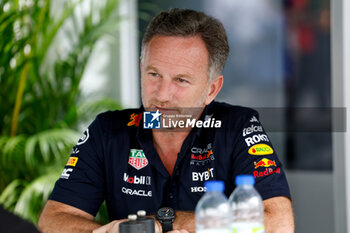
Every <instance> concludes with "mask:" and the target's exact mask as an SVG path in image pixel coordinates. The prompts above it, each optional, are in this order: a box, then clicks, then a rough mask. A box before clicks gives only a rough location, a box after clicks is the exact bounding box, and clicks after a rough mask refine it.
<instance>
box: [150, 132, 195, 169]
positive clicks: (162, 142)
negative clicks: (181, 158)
mask: <svg viewBox="0 0 350 233" xmlns="http://www.w3.org/2000/svg"><path fill="white" fill-rule="evenodd" d="M189 133H190V130H188V131H175V132H168V131H162V132H160V131H158V132H155V131H153V132H152V135H153V145H154V148H155V149H156V151H157V152H158V155H159V157H160V159H161V161H162V163H163V165H164V167H165V168H166V170H167V171H168V173H169V174H170V175H172V173H173V170H174V166H175V163H176V160H177V155H178V153H179V152H180V150H181V147H182V144H183V142H184V141H185V139H186V137H187V136H188V134H189Z"/></svg>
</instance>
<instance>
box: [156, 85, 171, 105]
mask: <svg viewBox="0 0 350 233" xmlns="http://www.w3.org/2000/svg"><path fill="white" fill-rule="evenodd" d="M172 96H173V87H172V85H171V80H167V79H162V80H161V81H160V83H159V85H158V90H157V100H158V101H159V102H169V101H170V100H171V98H172Z"/></svg>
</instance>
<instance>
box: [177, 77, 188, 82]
mask: <svg viewBox="0 0 350 233" xmlns="http://www.w3.org/2000/svg"><path fill="white" fill-rule="evenodd" d="M177 81H179V82H180V83H188V81H187V80H186V79H183V78H178V79H177Z"/></svg>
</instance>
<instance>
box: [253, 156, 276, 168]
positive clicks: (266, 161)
mask: <svg viewBox="0 0 350 233" xmlns="http://www.w3.org/2000/svg"><path fill="white" fill-rule="evenodd" d="M254 165H255V167H254V168H255V169H257V168H258V167H271V166H275V167H277V165H276V162H275V160H270V159H267V158H263V159H262V160H260V161H259V162H254Z"/></svg>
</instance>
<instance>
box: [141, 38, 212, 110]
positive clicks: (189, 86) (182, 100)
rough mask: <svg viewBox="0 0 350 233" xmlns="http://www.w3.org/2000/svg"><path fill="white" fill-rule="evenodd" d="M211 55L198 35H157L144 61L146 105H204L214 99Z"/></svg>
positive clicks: (181, 106)
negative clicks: (211, 84) (210, 66)
mask: <svg viewBox="0 0 350 233" xmlns="http://www.w3.org/2000/svg"><path fill="white" fill-rule="evenodd" d="M208 61H209V55H208V51H207V49H206V47H205V44H204V42H203V41H202V39H201V38H200V37H198V36H194V37H185V38H184V37H173V36H156V37H153V38H152V39H151V41H150V42H149V43H148V45H147V47H146V51H145V54H144V59H143V63H141V89H142V90H141V92H142V93H141V94H142V103H143V105H144V107H145V108H157V109H160V110H161V111H162V110H163V111H166V110H167V109H168V108H183V107H200V108H203V107H204V106H205V105H206V104H209V103H210V102H211V100H212V98H210V96H209V92H210V83H209V81H208Z"/></svg>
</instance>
